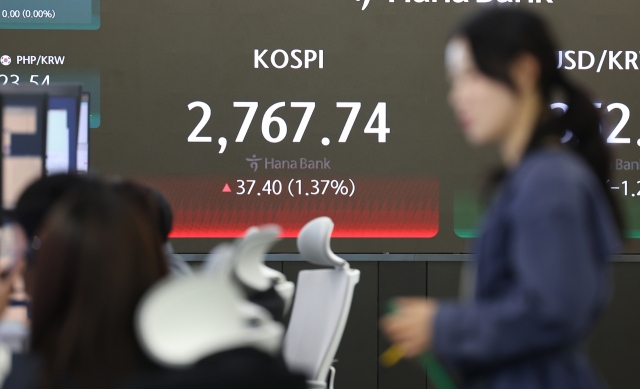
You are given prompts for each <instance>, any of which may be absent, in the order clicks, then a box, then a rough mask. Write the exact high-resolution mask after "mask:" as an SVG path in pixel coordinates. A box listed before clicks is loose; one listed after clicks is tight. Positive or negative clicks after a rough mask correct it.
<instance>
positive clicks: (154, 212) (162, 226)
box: [113, 181, 173, 243]
mask: <svg viewBox="0 0 640 389" xmlns="http://www.w3.org/2000/svg"><path fill="white" fill-rule="evenodd" d="M113 186H114V188H115V189H116V191H117V192H119V193H121V194H122V195H124V196H127V197H129V198H130V199H131V201H133V202H134V203H135V204H136V205H137V206H139V207H140V209H141V210H142V211H143V212H144V213H145V214H146V215H147V216H148V217H149V218H150V221H151V223H153V225H155V226H156V228H157V231H158V233H159V234H160V239H161V240H162V243H166V242H167V241H168V240H169V233H171V229H172V228H173V212H172V210H171V205H170V204H169V201H168V200H167V199H166V198H165V197H164V196H163V195H162V193H160V191H158V190H157V189H155V188H152V187H150V186H145V185H142V184H138V183H135V182H131V181H118V182H115V183H114V184H113Z"/></svg>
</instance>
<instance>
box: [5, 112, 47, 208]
mask: <svg viewBox="0 0 640 389" xmlns="http://www.w3.org/2000/svg"><path fill="white" fill-rule="evenodd" d="M43 142H44V131H42V130H39V126H38V107H36V106H28V105H11V104H7V105H5V106H3V107H2V157H3V158H2V203H3V204H2V206H3V208H4V209H11V208H13V207H14V206H15V204H16V202H17V200H18V197H19V196H20V194H21V193H22V191H23V190H24V189H25V188H26V187H27V186H28V185H29V184H30V183H31V182H33V181H34V180H36V179H38V178H39V177H41V176H42V174H43V165H44V164H43Z"/></svg>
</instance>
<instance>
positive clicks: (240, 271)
mask: <svg viewBox="0 0 640 389" xmlns="http://www.w3.org/2000/svg"><path fill="white" fill-rule="evenodd" d="M280 231H282V229H281V228H280V226H277V225H266V226H262V227H258V228H252V229H250V230H249V231H247V235H246V236H245V238H244V239H242V240H240V242H239V243H238V246H237V248H236V251H235V253H234V259H233V262H234V266H233V272H234V274H235V276H236V277H237V278H238V280H239V281H240V282H241V283H242V284H243V285H245V286H247V287H249V288H251V289H254V290H257V291H265V290H267V289H269V288H270V287H271V286H272V285H273V280H272V279H271V277H270V274H269V273H271V272H269V271H267V270H265V268H266V266H264V258H265V254H266V253H268V252H269V250H270V249H271V247H273V245H274V244H276V242H278V240H279V239H278V235H280ZM274 271H275V270H274Z"/></svg>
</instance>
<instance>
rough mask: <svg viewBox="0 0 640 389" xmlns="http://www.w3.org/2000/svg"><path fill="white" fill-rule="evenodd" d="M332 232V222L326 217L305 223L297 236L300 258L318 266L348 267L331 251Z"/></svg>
mask: <svg viewBox="0 0 640 389" xmlns="http://www.w3.org/2000/svg"><path fill="white" fill-rule="evenodd" d="M332 231H333V220H331V219H330V218H328V217H326V216H325V217H319V218H317V219H313V220H311V221H310V222H309V223H307V224H306V225H305V226H304V227H303V228H302V230H300V234H299V235H298V250H299V251H300V254H301V255H302V257H303V258H304V259H305V260H306V261H308V262H311V263H314V264H316V265H320V266H331V267H336V268H344V267H348V266H349V264H348V263H347V261H345V260H344V259H342V258H340V257H338V256H337V255H335V254H334V253H333V251H331V232H332Z"/></svg>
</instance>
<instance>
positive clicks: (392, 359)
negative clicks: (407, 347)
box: [380, 344, 405, 367]
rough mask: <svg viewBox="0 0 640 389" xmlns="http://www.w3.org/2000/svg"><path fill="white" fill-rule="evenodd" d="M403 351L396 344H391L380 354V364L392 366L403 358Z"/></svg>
mask: <svg viewBox="0 0 640 389" xmlns="http://www.w3.org/2000/svg"><path fill="white" fill-rule="evenodd" d="M404 356H405V352H404V350H402V348H400V346H398V345H397V344H394V345H392V346H391V347H389V348H388V349H387V351H385V352H383V353H382V355H380V364H381V365H382V366H384V367H391V366H394V365H395V364H396V363H398V362H400V360H401V359H402V358H404Z"/></svg>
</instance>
